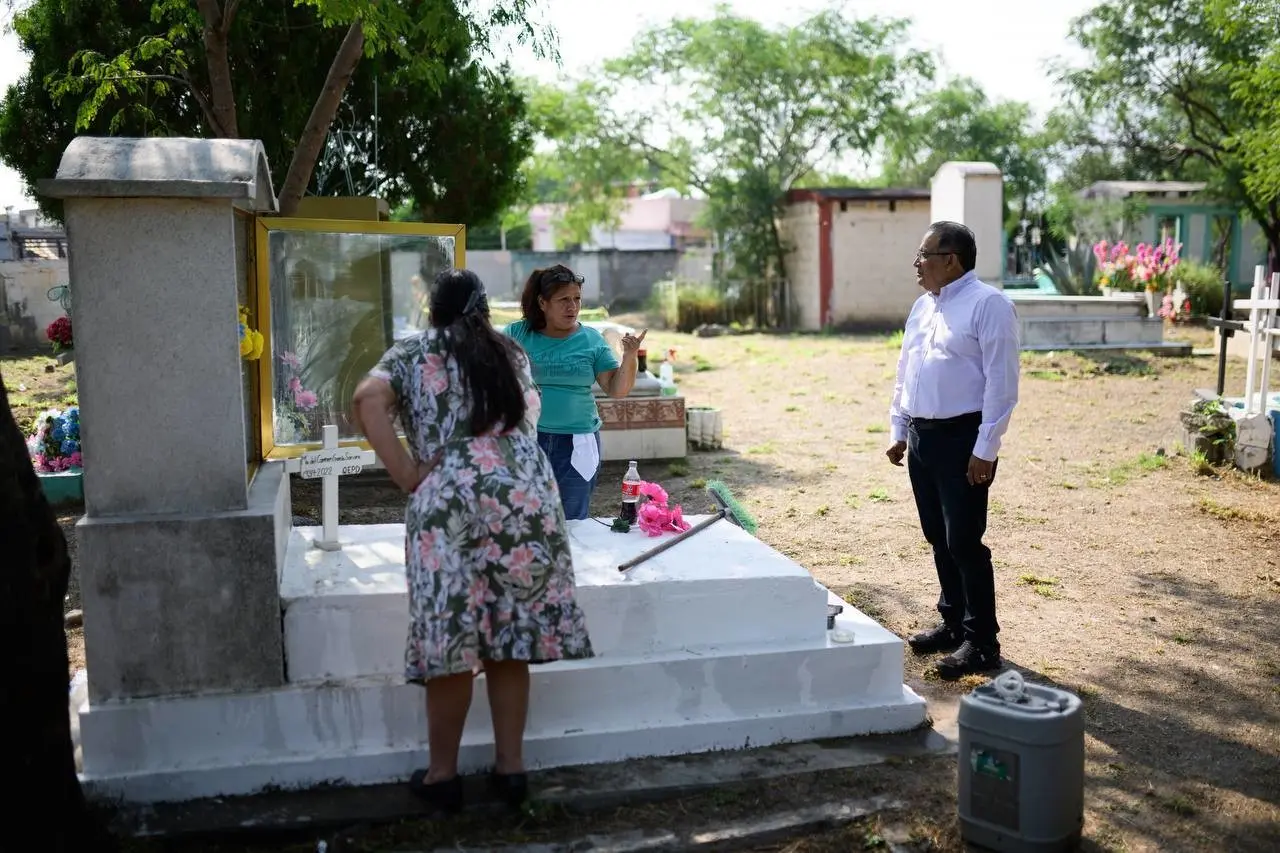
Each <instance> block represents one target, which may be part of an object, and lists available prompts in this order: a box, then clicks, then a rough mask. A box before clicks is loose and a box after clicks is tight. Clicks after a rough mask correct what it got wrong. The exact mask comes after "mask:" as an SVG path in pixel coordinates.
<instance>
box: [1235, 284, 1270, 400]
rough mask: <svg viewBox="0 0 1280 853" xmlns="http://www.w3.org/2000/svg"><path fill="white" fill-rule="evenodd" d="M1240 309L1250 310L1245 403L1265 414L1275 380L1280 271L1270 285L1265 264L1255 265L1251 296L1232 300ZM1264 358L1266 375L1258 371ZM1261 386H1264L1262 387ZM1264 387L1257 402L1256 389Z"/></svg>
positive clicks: (1263, 363)
mask: <svg viewBox="0 0 1280 853" xmlns="http://www.w3.org/2000/svg"><path fill="white" fill-rule="evenodd" d="M1231 307H1233V308H1235V309H1237V310H1245V309H1248V311H1249V320H1248V323H1247V324H1246V325H1247V326H1248V329H1249V355H1248V359H1249V362H1248V365H1247V366H1246V368H1245V380H1244V383H1245V384H1244V407H1245V412H1246V413H1247V414H1265V413H1266V411H1267V395H1268V392H1269V391H1270V387H1269V386H1270V384H1271V347H1272V343H1271V340H1270V339H1271V338H1272V337H1274V336H1277V335H1280V329H1277V328H1276V327H1275V320H1276V316H1277V311H1280V272H1278V273H1275V274H1273V275H1272V276H1271V284H1270V286H1268V285H1267V272H1266V268H1265V267H1261V266H1259V267H1255V268H1254V271H1253V289H1252V290H1250V291H1249V298H1248V299H1237V300H1235V301H1233V302H1232V303H1231ZM1259 358H1261V359H1262V375H1261V376H1258V374H1257V362H1258V359H1259ZM1259 386H1261V387H1260V388H1259ZM1255 390H1260V391H1261V393H1260V394H1259V395H1258V405H1257V406H1255V405H1254V392H1255Z"/></svg>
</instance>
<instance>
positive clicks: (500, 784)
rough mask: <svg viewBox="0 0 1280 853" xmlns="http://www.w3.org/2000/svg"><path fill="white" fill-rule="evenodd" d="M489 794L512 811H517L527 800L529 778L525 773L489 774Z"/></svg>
mask: <svg viewBox="0 0 1280 853" xmlns="http://www.w3.org/2000/svg"><path fill="white" fill-rule="evenodd" d="M489 792H490V793H491V794H493V796H494V797H496V798H497V799H499V800H502V801H503V802H504V803H506V804H507V805H508V806H510V807H511V808H513V809H518V808H520V807H521V806H523V805H524V804H525V801H526V800H528V799H529V776H528V774H526V773H499V772H497V771H496V770H495V771H494V772H493V773H490V774H489Z"/></svg>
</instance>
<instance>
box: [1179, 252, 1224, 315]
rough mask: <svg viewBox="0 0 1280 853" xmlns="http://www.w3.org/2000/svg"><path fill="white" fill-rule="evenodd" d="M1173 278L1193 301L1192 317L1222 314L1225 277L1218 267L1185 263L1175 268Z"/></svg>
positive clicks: (1195, 262) (1190, 262)
mask: <svg viewBox="0 0 1280 853" xmlns="http://www.w3.org/2000/svg"><path fill="white" fill-rule="evenodd" d="M1172 277H1173V280H1174V281H1175V282H1180V283H1181V284H1182V289H1183V290H1184V291H1186V294H1187V298H1188V299H1190V300H1191V316H1193V317H1217V316H1218V315H1219V314H1221V313H1222V282H1223V275H1222V273H1221V271H1219V270H1218V269H1217V268H1216V267H1213V266H1210V265H1209V264H1202V263H1199V262H1198V261H1183V262H1182V263H1180V264H1178V266H1177V267H1175V268H1174V270H1173V273H1172Z"/></svg>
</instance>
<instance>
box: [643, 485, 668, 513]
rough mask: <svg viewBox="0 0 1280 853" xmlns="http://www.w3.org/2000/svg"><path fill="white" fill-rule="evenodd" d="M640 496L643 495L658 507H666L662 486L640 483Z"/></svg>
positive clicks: (665, 497)
mask: <svg viewBox="0 0 1280 853" xmlns="http://www.w3.org/2000/svg"><path fill="white" fill-rule="evenodd" d="M640 494H642V495H644V496H645V497H647V498H648V499H649V500H650V501H651V502H653V503H656V504H658V505H660V506H664V507H665V506H666V505H667V493H666V490H665V489H663V488H662V486H659V485H658V484H657V483H641V484H640Z"/></svg>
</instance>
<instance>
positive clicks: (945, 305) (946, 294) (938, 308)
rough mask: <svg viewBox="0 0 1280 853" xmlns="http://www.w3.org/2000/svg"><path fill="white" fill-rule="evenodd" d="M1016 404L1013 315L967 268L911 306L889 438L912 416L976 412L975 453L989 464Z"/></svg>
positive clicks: (902, 435) (902, 433) (899, 434)
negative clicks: (978, 422)
mask: <svg viewBox="0 0 1280 853" xmlns="http://www.w3.org/2000/svg"><path fill="white" fill-rule="evenodd" d="M1017 403H1018V315H1017V311H1016V310H1015V309H1014V306H1013V302H1012V300H1010V299H1009V297H1008V296H1006V295H1005V294H1004V292H1003V291H1000V290H997V289H996V288H994V287H992V286H991V285H989V284H985V283H983V282H981V281H979V280H978V277H977V276H976V275H974V274H973V273H972V272H967V273H965V274H964V275H963V276H961V277H960V278H958V279H956V280H955V281H953V282H951V283H950V284H948V285H946V286H945V287H943V288H942V290H941V291H940V292H939V293H938V295H937V296H934V295H933V294H932V293H925V294H922V295H921V296H920V298H919V299H917V300H916V304H915V305H913V306H911V314H910V316H908V317H907V326H906V331H905V332H904V334H903V338H902V353H901V355H900V356H899V357H898V378H897V381H896V382H895V384H894V386H893V402H892V403H891V404H890V406H889V420H890V423H891V425H892V428H891V434H892V437H893V440H894V441H906V440H907V426H908V423H909V421H910V419H911V418H953V417H955V416H957V415H964V414H968V413H970V412H979V411H980V412H982V425H981V426H980V427H979V428H978V441H977V443H976V444H975V445H974V447H973V455H974V456H976V457H978V458H979V459H985V460H987V461H992V460H994V459H995V458H996V456H998V455H999V453H1000V440H1001V439H1002V438H1003V436H1004V434H1005V431H1006V430H1007V429H1008V428H1009V418H1010V417H1012V415H1013V407H1014V406H1016V405H1017Z"/></svg>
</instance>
